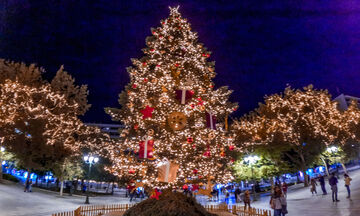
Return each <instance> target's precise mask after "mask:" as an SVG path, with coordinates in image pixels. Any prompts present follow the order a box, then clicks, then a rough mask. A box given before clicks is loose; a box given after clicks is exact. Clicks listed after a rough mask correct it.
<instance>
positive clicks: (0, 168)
mask: <svg viewBox="0 0 360 216" xmlns="http://www.w3.org/2000/svg"><path fill="white" fill-rule="evenodd" d="M4 151H5V148H4V147H2V146H1V147H0V181H1V180H2V166H3V161H2V156H3V152H4Z"/></svg>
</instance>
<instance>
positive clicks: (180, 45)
mask: <svg viewBox="0 0 360 216" xmlns="http://www.w3.org/2000/svg"><path fill="white" fill-rule="evenodd" d="M152 34H153V36H152V37H149V38H147V48H145V49H143V51H144V53H145V57H144V58H142V59H132V62H133V65H134V66H133V67H130V68H128V72H129V74H130V83H129V84H128V86H127V87H126V92H123V93H122V96H121V98H123V99H125V100H124V102H123V103H122V105H123V107H122V109H120V110H116V109H107V112H108V113H109V114H110V115H111V116H112V118H113V119H114V120H120V121H121V122H122V123H123V124H125V125H126V126H127V127H128V128H127V130H129V135H127V136H126V137H124V140H123V143H122V144H121V146H120V147H114V148H113V149H112V151H110V152H111V158H112V160H113V162H114V166H113V167H111V168H109V170H112V171H113V172H114V173H115V174H116V175H119V176H123V175H129V173H130V175H132V176H133V177H134V178H141V179H143V180H145V181H146V182H148V184H149V185H159V183H158V182H157V180H156V178H157V163H158V161H161V160H163V159H164V158H167V159H168V160H169V161H174V162H176V163H178V164H179V165H180V168H179V170H178V176H177V180H176V182H175V183H181V182H182V183H183V182H184V181H185V179H186V178H199V177H202V178H203V179H206V178H207V177H210V176H214V177H215V179H214V180H216V181H218V182H226V181H229V180H230V179H231V178H232V176H231V173H230V170H229V169H228V166H229V165H230V164H231V157H230V154H229V146H234V145H233V143H232V142H233V139H228V135H227V134H226V131H223V130H220V129H218V130H212V129H210V128H207V127H206V119H205V113H206V112H207V111H211V112H212V114H213V115H215V116H216V117H221V116H226V115H228V114H230V113H232V112H233V111H234V110H235V109H236V107H237V105H236V104H232V103H229V102H228V98H229V96H230V94H231V92H232V91H230V90H228V89H227V88H226V87H221V88H219V89H216V90H214V83H213V82H212V78H214V77H215V72H214V63H213V62H208V57H209V56H210V52H209V51H207V50H206V48H204V47H203V46H202V45H201V44H199V43H197V42H196V40H197V34H196V33H194V32H192V31H191V28H190V24H189V23H188V22H187V20H186V19H184V18H182V17H181V15H180V13H179V12H178V8H171V10H170V16H169V18H167V19H165V20H162V21H161V27H158V28H155V29H152ZM182 89H185V90H188V91H192V92H191V94H193V95H192V97H191V98H190V99H188V101H187V102H186V103H185V104H181V103H179V100H178V99H177V98H176V93H175V91H176V90H182ZM147 106H148V107H151V108H154V110H153V112H152V113H151V114H152V117H149V118H144V115H143V114H142V112H141V111H142V110H144V109H145V108H146V107H147ZM175 112H181V113H184V114H185V116H186V118H187V124H186V127H184V128H183V129H179V130H172V129H171V127H169V123H168V122H167V120H168V116H169V114H171V113H175ZM219 126H220V127H221V126H222V125H221V123H220V124H218V127H219ZM150 129H154V130H155V134H154V135H153V139H154V141H155V144H154V151H153V154H154V156H155V158H156V159H155V160H137V159H136V158H134V155H132V154H131V153H129V154H127V155H125V156H123V152H124V151H125V152H126V151H130V152H131V151H135V152H136V151H138V149H139V142H140V141H141V140H140V139H141V137H143V135H144V134H146V132H147V131H148V130H150ZM210 134H211V135H210ZM130 136H133V137H135V139H132V138H130ZM188 138H189V139H188ZM231 149H232V150H233V149H234V148H233V147H231ZM194 170H196V174H194ZM175 183H174V184H175Z"/></svg>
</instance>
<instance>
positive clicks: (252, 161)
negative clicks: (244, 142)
mask: <svg viewBox="0 0 360 216" xmlns="http://www.w3.org/2000/svg"><path fill="white" fill-rule="evenodd" d="M258 160H260V158H259V157H258V156H257V155H250V156H247V157H245V158H244V161H245V162H246V163H248V164H250V165H253V164H255V163H256V162H257V161H258Z"/></svg>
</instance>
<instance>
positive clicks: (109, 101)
mask: <svg viewBox="0 0 360 216" xmlns="http://www.w3.org/2000/svg"><path fill="white" fill-rule="evenodd" d="M176 5H180V12H181V13H182V14H183V16H184V17H185V18H188V20H189V22H190V23H191V24H192V29H193V30H194V31H196V32H198V34H199V42H202V43H204V45H205V46H206V47H208V49H209V50H210V51H212V55H211V58H210V59H211V60H214V61H216V67H215V69H216V72H217V74H218V75H217V77H216V78H215V83H216V86H215V87H219V86H222V85H228V86H230V89H233V90H234V93H233V96H232V98H231V100H232V101H234V102H235V101H237V102H238V103H239V110H238V111H237V112H236V113H235V114H234V116H235V117H239V116H241V115H242V114H244V113H247V112H249V111H250V110H252V109H254V108H256V107H257V105H258V102H261V101H262V100H263V96H264V95H265V94H273V93H277V92H281V91H283V89H284V88H285V87H286V85H287V84H290V85H291V86H293V87H296V88H301V87H303V86H305V85H308V84H311V83H312V84H314V86H315V87H316V88H327V89H329V91H330V93H331V94H332V95H333V96H337V95H338V94H340V93H344V94H349V95H353V96H360V77H359V72H360V1H345V0H338V1H337V0H332V1H329V0H303V1H292V0H281V1H279V0H277V1H274V0H272V1H269V0H267V1H256V0H242V1H225V0H223V1H219V0H218V1H214V0H206V1H194V0H189V1H155V0H152V1H150V0H142V1H135V0H133V1H132V0H126V1H123V0H106V1H100V0H99V1H92V0H57V1H55V0H46V1H43V0H33V1H30V0H2V1H0V21H1V23H0V24H1V25H0V28H1V29H0V58H6V59H11V60H15V61H23V62H26V63H32V62H35V63H37V64H38V65H40V66H43V67H44V68H45V69H46V70H47V73H46V75H45V76H46V77H47V78H51V77H52V76H54V74H55V73H56V70H57V68H59V66H60V65H62V64H64V66H65V69H66V70H67V71H69V72H70V73H71V74H72V75H73V76H74V77H75V78H76V81H77V83H78V84H88V86H89V90H90V96H89V102H90V103H91V104H92V108H91V109H90V110H89V112H88V113H86V114H85V116H84V117H83V120H84V121H86V122H103V123H110V122H111V121H110V118H109V117H108V116H107V115H106V114H105V113H104V111H103V108H104V107H108V106H111V107H118V106H119V105H118V103H117V99H118V94H119V93H120V92H121V91H122V90H123V87H124V85H125V84H126V83H127V82H128V74H127V72H126V70H125V68H126V67H128V66H130V65H131V62H130V58H140V57H142V55H143V54H142V52H141V49H142V48H144V47H145V38H146V37H147V36H149V35H150V34H151V32H150V28H151V27H157V26H159V25H160V19H163V18H167V17H168V15H169V10H168V6H176Z"/></svg>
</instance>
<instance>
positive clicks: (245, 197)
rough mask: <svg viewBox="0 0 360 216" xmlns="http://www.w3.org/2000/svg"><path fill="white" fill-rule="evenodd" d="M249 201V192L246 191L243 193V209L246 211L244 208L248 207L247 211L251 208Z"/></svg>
mask: <svg viewBox="0 0 360 216" xmlns="http://www.w3.org/2000/svg"><path fill="white" fill-rule="evenodd" d="M250 202H251V199H250V192H249V191H248V190H246V191H245V193H244V205H245V206H244V209H246V206H248V207H249V209H250V208H251V205H250Z"/></svg>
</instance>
